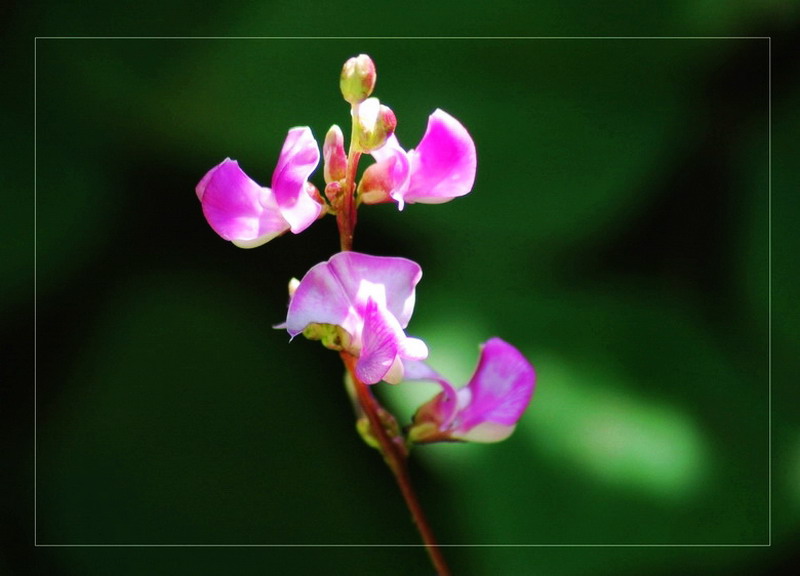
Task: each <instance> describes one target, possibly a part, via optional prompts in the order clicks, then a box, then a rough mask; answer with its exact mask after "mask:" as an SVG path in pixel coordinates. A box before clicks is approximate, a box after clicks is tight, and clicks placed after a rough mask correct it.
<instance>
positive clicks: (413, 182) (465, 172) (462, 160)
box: [359, 109, 477, 210]
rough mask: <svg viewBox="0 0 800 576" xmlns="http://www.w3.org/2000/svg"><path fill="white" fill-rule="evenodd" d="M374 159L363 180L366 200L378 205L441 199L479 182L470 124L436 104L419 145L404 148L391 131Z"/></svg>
mask: <svg viewBox="0 0 800 576" xmlns="http://www.w3.org/2000/svg"><path fill="white" fill-rule="evenodd" d="M371 154H372V156H373V157H374V158H375V160H376V162H375V164H373V165H372V166H370V167H369V168H367V170H365V172H364V176H363V178H362V180H361V183H360V185H359V193H360V194H361V198H362V201H363V202H365V203H367V204H377V203H379V202H387V201H389V200H394V201H396V202H397V204H398V207H399V208H400V209H401V210H402V209H403V206H404V205H405V203H409V204H413V203H415V202H420V203H423V204H441V203H442V202H447V201H449V200H452V199H453V198H456V197H458V196H463V195H464V194H467V193H468V192H469V191H470V190H472V185H473V184H474V183H475V170H476V167H477V156H476V152H475V143H474V142H473V141H472V137H471V136H470V135H469V132H467V129H466V128H464V126H463V125H462V124H461V123H460V122H459V121H458V120H456V119H455V118H453V117H452V116H451V115H450V114H448V113H447V112H445V111H443V110H440V109H437V110H436V111H434V113H433V114H431V115H430V117H429V118H428V127H427V129H426V131H425V135H424V136H423V137H422V140H420V143H419V145H418V146H417V147H416V148H414V149H412V150H409V151H408V152H406V151H405V150H403V148H402V147H401V146H400V143H399V142H398V141H397V137H396V136H395V135H392V136H391V137H389V139H388V140H387V141H386V144H384V145H383V146H382V147H380V148H378V149H377V150H373V151H372V152H371Z"/></svg>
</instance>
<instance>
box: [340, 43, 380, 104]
mask: <svg viewBox="0 0 800 576" xmlns="http://www.w3.org/2000/svg"><path fill="white" fill-rule="evenodd" d="M375 79H376V74H375V64H374V63H373V62H372V58H370V57H369V56H367V55H366V54H359V55H358V56H354V57H352V58H350V59H349V60H348V61H347V62H345V63H344V66H343V67H342V74H341V76H340V77H339V88H340V89H341V91H342V96H344V99H345V100H346V101H347V102H350V104H353V105H355V104H360V103H361V102H363V101H364V100H366V99H367V98H369V95H370V94H372V90H373V89H374V88H375Z"/></svg>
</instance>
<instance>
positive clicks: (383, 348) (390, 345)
mask: <svg viewBox="0 0 800 576" xmlns="http://www.w3.org/2000/svg"><path fill="white" fill-rule="evenodd" d="M403 338H405V334H403V329H402V328H400V325H399V324H398V323H397V320H396V319H395V317H394V316H392V315H391V314H390V313H389V312H388V311H387V310H386V309H385V308H384V309H382V307H381V306H380V305H379V304H378V303H377V302H375V300H373V299H372V298H370V299H369V300H368V301H367V306H366V309H365V311H364V332H363V337H362V342H363V345H362V348H361V354H360V356H359V358H358V362H357V363H356V375H357V376H358V377H359V379H361V381H362V382H365V383H366V384H375V383H376V382H380V381H381V380H383V377H384V376H385V375H386V373H387V372H389V369H390V368H391V367H392V365H393V364H394V362H395V360H396V359H397V352H398V348H399V343H400V341H401V340H402V339H403ZM401 376H402V375H401Z"/></svg>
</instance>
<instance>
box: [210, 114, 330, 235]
mask: <svg viewBox="0 0 800 576" xmlns="http://www.w3.org/2000/svg"><path fill="white" fill-rule="evenodd" d="M318 163H319V147H318V146H317V142H316V141H315V140H314V136H313V135H312V134H311V129H310V128H308V127H305V126H304V127H299V128H292V129H291V130H289V133H288V134H287V136H286V140H285V141H284V143H283V148H282V149H281V154H280V157H279V158H278V165H277V166H276V167H275V171H274V172H273V174H272V188H267V187H263V186H259V185H258V184H257V183H256V182H254V181H253V180H252V179H251V178H250V177H249V176H247V174H245V173H244V171H242V169H241V168H239V163H238V162H236V161H235V160H231V159H230V158H226V159H225V160H224V161H222V162H221V163H220V164H218V165H217V166H215V167H214V168H212V169H211V170H209V172H208V173H207V174H206V175H205V176H203V179H202V180H200V182H199V184H197V187H196V188H195V191H196V192H197V197H198V199H199V200H200V202H201V204H202V206H203V214H204V215H205V217H206V220H208V223H209V224H210V225H211V227H212V228H213V229H214V231H215V232H216V233H217V234H219V235H220V236H222V237H223V238H224V239H225V240H230V241H231V242H233V243H234V244H235V245H237V246H239V247H241V248H254V247H256V246H260V245H262V244H264V243H266V242H268V241H269V240H272V239H273V238H275V237H276V236H279V235H281V234H283V233H284V232H286V231H288V230H291V231H292V232H293V233H295V234H297V233H299V232H302V231H303V230H305V229H306V228H308V227H309V226H310V225H311V224H312V223H313V222H314V221H315V220H316V219H317V218H318V217H319V215H320V213H321V212H322V207H323V205H322V201H321V199H320V198H319V193H318V192H317V191H316V188H314V186H313V185H312V184H310V183H309V182H308V177H309V176H310V175H311V173H312V172H313V171H314V169H315V168H316V167H317V164H318Z"/></svg>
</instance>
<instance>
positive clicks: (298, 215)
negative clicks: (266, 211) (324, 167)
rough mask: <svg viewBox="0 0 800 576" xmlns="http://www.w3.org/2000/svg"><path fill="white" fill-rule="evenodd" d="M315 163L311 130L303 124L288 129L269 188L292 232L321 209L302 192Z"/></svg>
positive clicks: (317, 154)
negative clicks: (299, 126)
mask: <svg viewBox="0 0 800 576" xmlns="http://www.w3.org/2000/svg"><path fill="white" fill-rule="evenodd" d="M317 164H319V147H318V146H317V142H316V140H314V136H313V135H312V134H311V129H310V128H308V127H307V126H303V127H301V128H292V129H291V130H289V133H288V134H287V136H286V140H285V141H284V143H283V148H282V149H281V155H280V157H279V158H278V165H277V166H276V167H275V172H274V173H273V174H272V190H273V191H274V192H275V200H276V201H277V203H278V207H279V209H280V211H281V214H282V215H283V217H284V218H285V219H286V221H287V222H288V223H289V225H290V228H291V230H292V232H293V233H295V234H297V233H298V232H302V231H303V230H305V229H306V228H308V227H309V226H310V225H311V224H312V223H313V222H314V221H315V220H316V219H317V217H318V216H319V214H320V212H321V211H322V205H321V204H320V203H319V202H317V201H316V200H314V199H313V198H311V196H309V195H308V194H307V193H306V191H305V187H306V182H307V181H308V177H309V176H311V173H312V172H313V171H314V170H315V169H316V167H317Z"/></svg>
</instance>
